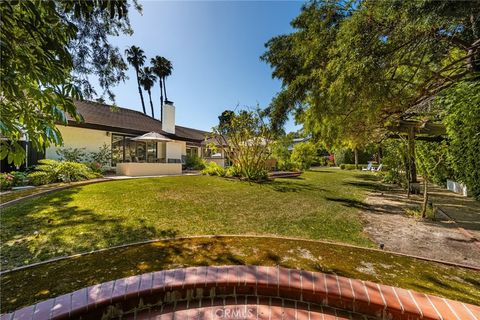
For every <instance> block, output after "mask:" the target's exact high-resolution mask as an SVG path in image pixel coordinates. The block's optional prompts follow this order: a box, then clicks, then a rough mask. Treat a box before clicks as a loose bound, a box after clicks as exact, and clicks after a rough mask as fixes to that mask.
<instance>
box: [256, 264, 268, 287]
mask: <svg viewBox="0 0 480 320" xmlns="http://www.w3.org/2000/svg"><path fill="white" fill-rule="evenodd" d="M268 269H269V268H268V267H262V266H258V267H257V274H256V276H257V287H268V271H269V270H268Z"/></svg>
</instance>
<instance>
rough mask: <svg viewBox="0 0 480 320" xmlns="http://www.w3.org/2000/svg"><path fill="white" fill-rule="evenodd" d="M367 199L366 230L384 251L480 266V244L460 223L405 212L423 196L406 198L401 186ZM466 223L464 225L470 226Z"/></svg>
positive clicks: (371, 194) (363, 213)
mask: <svg viewBox="0 0 480 320" xmlns="http://www.w3.org/2000/svg"><path fill="white" fill-rule="evenodd" d="M444 196H445V194H444ZM443 200H444V201H445V197H444V198H443ZM434 201H435V199H434ZM365 202H366V204H367V207H366V209H365V210H362V216H363V218H364V219H365V220H366V222H367V225H366V227H365V232H366V233H367V234H368V235H369V236H370V238H371V239H372V240H373V241H375V242H376V243H378V244H379V245H380V243H383V244H384V245H385V250H390V251H395V252H401V253H405V254H411V255H416V256H421V257H426V258H430V259H437V260H442V261H448V262H453V263H460V264H465V265H470V266H474V267H479V268H480V247H479V246H478V244H475V243H474V241H475V240H472V238H470V237H468V236H467V235H465V234H464V233H462V232H461V231H460V230H459V229H458V228H459V226H460V225H459V224H457V223H455V222H453V221H451V220H449V219H448V217H446V216H442V217H437V218H436V219H435V221H428V220H421V219H417V218H413V217H409V216H407V215H406V214H405V209H407V208H409V209H417V208H419V207H420V205H421V199H420V197H418V196H412V197H411V199H407V196H406V194H405V192H404V191H403V190H402V189H400V188H388V190H387V191H377V192H372V193H370V195H369V196H368V197H367V199H366V200H365ZM464 223H465V222H464V221H463V220H462V227H465V226H467V225H465V224H464ZM467 227H468V226H467Z"/></svg>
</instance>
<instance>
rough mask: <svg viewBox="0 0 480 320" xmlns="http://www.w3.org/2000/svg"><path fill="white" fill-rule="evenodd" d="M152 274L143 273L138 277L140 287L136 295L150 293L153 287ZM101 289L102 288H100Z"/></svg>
mask: <svg viewBox="0 0 480 320" xmlns="http://www.w3.org/2000/svg"><path fill="white" fill-rule="evenodd" d="M153 276H154V273H153V272H149V273H144V274H142V275H141V276H140V286H139V287H138V294H139V295H142V294H145V293H148V292H151V291H152V286H153ZM102 288H103V287H102Z"/></svg>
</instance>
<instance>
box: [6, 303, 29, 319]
mask: <svg viewBox="0 0 480 320" xmlns="http://www.w3.org/2000/svg"><path fill="white" fill-rule="evenodd" d="M34 307H35V305H32V306H28V307H25V308H22V309H20V310H17V311H15V313H10V314H8V317H7V316H6V315H2V318H1V319H2V320H4V318H3V317H4V316H5V319H11V318H12V316H13V320H17V319H18V320H23V319H32V317H33V309H34Z"/></svg>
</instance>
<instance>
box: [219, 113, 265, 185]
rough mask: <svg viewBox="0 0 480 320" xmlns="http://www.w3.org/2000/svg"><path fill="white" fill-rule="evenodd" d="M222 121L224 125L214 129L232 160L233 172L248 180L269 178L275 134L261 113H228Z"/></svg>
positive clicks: (221, 146) (220, 144)
mask: <svg viewBox="0 0 480 320" xmlns="http://www.w3.org/2000/svg"><path fill="white" fill-rule="evenodd" d="M219 120H220V124H219V125H218V126H216V127H214V128H213V138H214V140H215V142H216V143H215V145H216V146H217V147H219V148H221V149H222V151H223V154H224V155H226V156H227V157H228V158H229V160H231V161H232V163H233V166H234V167H235V169H234V170H233V171H234V172H236V173H238V174H239V175H241V176H242V177H244V178H246V179H247V180H254V181H258V180H264V179H266V178H267V168H266V164H267V160H268V159H270V156H271V148H270V144H271V142H272V141H273V131H272V129H271V127H270V125H269V123H267V122H266V121H265V118H264V116H263V115H262V113H261V112H260V110H258V109H257V110H255V111H247V110H242V111H239V112H237V113H232V112H231V111H229V110H227V111H225V112H223V113H222V115H221V116H220V117H219Z"/></svg>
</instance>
